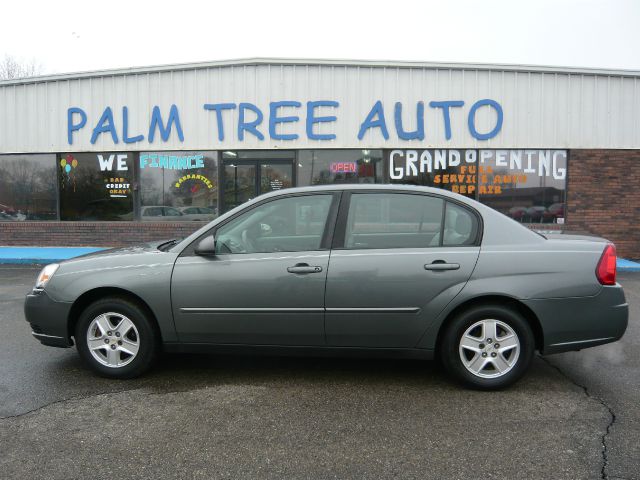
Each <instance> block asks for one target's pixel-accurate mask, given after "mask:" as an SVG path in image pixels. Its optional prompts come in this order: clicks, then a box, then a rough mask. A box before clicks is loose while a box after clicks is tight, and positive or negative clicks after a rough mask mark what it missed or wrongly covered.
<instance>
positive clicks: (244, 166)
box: [222, 162, 257, 213]
mask: <svg viewBox="0 0 640 480" xmlns="http://www.w3.org/2000/svg"><path fill="white" fill-rule="evenodd" d="M256 170H257V168H256V164H255V163H245V162H233V163H226V162H225V165H224V172H223V174H224V192H223V202H222V203H223V206H222V213H224V212H226V211H228V210H231V209H232V208H235V207H237V206H238V205H240V204H242V203H244V202H247V201H249V200H251V199H252V198H253V197H255V196H256V178H257V177H256Z"/></svg>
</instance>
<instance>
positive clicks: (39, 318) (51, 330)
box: [24, 290, 73, 347]
mask: <svg viewBox="0 0 640 480" xmlns="http://www.w3.org/2000/svg"><path fill="white" fill-rule="evenodd" d="M70 310H71V303H66V302H56V301H54V300H52V299H51V297H49V295H47V292H46V291H42V290H40V291H38V290H33V291H32V292H31V293H29V294H28V295H27V298H26V299H25V302H24V316H25V318H26V319H27V322H29V324H30V325H31V333H32V335H33V336H34V337H35V338H36V339H37V340H39V341H40V343H42V344H43V345H49V346H51V347H71V346H72V345H73V342H72V341H71V338H70V337H69V331H68V328H67V319H68V318H69V311H70Z"/></svg>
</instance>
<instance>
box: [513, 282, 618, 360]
mask: <svg viewBox="0 0 640 480" xmlns="http://www.w3.org/2000/svg"><path fill="white" fill-rule="evenodd" d="M524 303H525V304H526V305H527V306H528V307H529V308H531V310H533V312H534V313H535V314H536V316H537V317H538V320H540V325H541V326H542V331H543V332H544V333H543V335H544V345H543V349H542V353H543V354H550V353H559V352H567V351H570V350H581V349H583V348H588V347H595V346H596V345H602V344H605V343H611V342H615V341H616V340H619V339H620V338H621V337H622V336H623V335H624V332H625V331H626V329H627V323H628V319H629V305H628V304H627V301H626V299H625V297H624V291H623V290H622V287H621V286H620V285H614V286H604V287H602V289H601V290H600V292H599V293H598V294H597V295H594V296H592V297H574V298H553V299H540V300H525V301H524Z"/></svg>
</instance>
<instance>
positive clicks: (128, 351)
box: [87, 312, 140, 368]
mask: <svg viewBox="0 0 640 480" xmlns="http://www.w3.org/2000/svg"><path fill="white" fill-rule="evenodd" d="M87 347H88V348H89V352H91V355H92V356H93V358H94V359H95V360H96V361H97V362H98V363H100V364H101V365H104V366H106V367H110V368H120V367H124V366H125V365H128V364H129V363H131V362H132V361H133V360H134V359H135V358H136V356H137V355H138V351H139V349H140V334H139V333H138V329H137V328H136V326H135V325H134V323H133V322H132V321H131V320H130V319H129V318H127V317H126V316H125V315H123V314H121V313H116V312H107V313H103V314H101V315H98V316H97V317H96V318H94V319H93V320H92V321H91V323H90V324H89V328H88V330H87Z"/></svg>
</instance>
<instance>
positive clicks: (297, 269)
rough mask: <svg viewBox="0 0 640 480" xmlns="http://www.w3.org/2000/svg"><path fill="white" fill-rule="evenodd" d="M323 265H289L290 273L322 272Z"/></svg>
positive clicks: (288, 270)
mask: <svg viewBox="0 0 640 480" xmlns="http://www.w3.org/2000/svg"><path fill="white" fill-rule="evenodd" d="M321 271H322V267H321V266H320V265H309V264H308V263H296V264H295V265H294V266H293V267H288V268H287V272H289V273H320V272H321Z"/></svg>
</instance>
